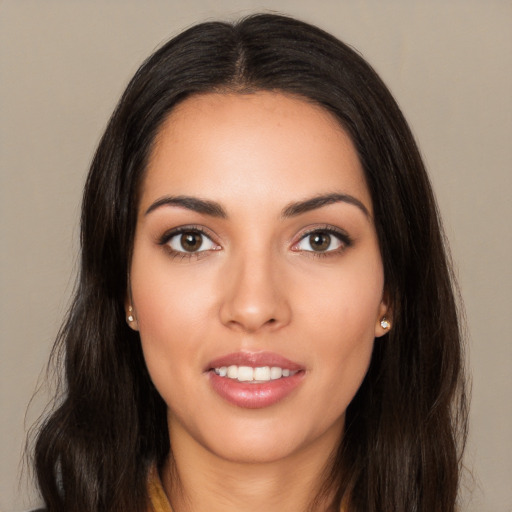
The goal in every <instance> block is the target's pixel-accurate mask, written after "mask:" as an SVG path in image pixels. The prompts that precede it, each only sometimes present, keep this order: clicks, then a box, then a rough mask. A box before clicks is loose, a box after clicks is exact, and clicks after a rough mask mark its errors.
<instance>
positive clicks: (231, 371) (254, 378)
mask: <svg viewBox="0 0 512 512" xmlns="http://www.w3.org/2000/svg"><path fill="white" fill-rule="evenodd" d="M213 371H214V372H215V373H216V374H217V375H219V376H220V377H226V378H228V379H233V380H237V381H238V382H254V383H256V384H257V383H261V382H269V381H271V380H277V379H282V378H286V377H291V376H293V375H295V374H296V373H297V371H296V370H290V369H289V368H281V367H280V366H258V367H256V368H253V367H252V366H237V365H234V364H233V365H231V366H220V367H218V368H214V369H213Z"/></svg>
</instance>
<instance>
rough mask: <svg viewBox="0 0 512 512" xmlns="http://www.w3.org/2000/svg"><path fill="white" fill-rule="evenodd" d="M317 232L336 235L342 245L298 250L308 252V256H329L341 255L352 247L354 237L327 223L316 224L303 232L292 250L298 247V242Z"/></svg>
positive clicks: (298, 250)
mask: <svg viewBox="0 0 512 512" xmlns="http://www.w3.org/2000/svg"><path fill="white" fill-rule="evenodd" d="M316 233H321V234H326V235H329V236H334V237H335V238H337V239H338V240H339V242H340V243H341V246H340V247H339V248H336V249H332V250H330V251H307V250H301V249H296V251H297V252H303V253H306V254H307V255H308V256H310V257H312V258H328V257H331V256H337V255H339V254H340V253H342V252H343V251H345V249H347V248H348V247H350V246H351V245H352V244H353V240H352V238H351V237H350V236H349V235H348V234H347V233H346V232H345V231H343V230H341V229H338V228H335V227H333V226H329V225H325V226H320V227H319V226H316V227H314V228H312V229H310V230H308V231H306V232H305V233H302V235H301V236H300V238H299V240H298V241H297V242H295V243H294V244H293V246H292V250H293V248H294V247H296V246H297V245H298V244H300V243H301V242H302V241H303V240H305V239H306V238H308V237H309V236H311V235H314V234H316Z"/></svg>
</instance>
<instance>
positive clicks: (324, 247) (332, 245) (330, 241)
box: [294, 229, 350, 253]
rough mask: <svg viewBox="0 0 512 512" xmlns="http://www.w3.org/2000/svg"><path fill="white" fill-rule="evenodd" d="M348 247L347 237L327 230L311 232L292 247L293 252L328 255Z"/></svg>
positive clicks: (348, 240)
mask: <svg viewBox="0 0 512 512" xmlns="http://www.w3.org/2000/svg"><path fill="white" fill-rule="evenodd" d="M348 245H350V239H349V237H348V235H345V234H343V233H337V232H334V231H329V230H322V229H319V230H316V231H311V232H310V233H307V234H305V235H304V237H303V238H302V239H301V240H300V241H299V242H298V243H297V244H296V245H295V246H294V250H299V251H305V252H316V253H330V252H333V253H334V252H335V251H337V250H338V249H342V248H343V247H346V246H348Z"/></svg>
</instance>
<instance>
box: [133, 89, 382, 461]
mask: <svg viewBox="0 0 512 512" xmlns="http://www.w3.org/2000/svg"><path fill="white" fill-rule="evenodd" d="M372 215H373V213H372V203H371V200H370V195H369V192H368V189H367V186H366V183H365V179H364V176H363V171H362V168H361V165H360V163H359V160H358V157H357V154H356V152H355V149H354V147H353V145H352V143H351V141H350V139H349V137H348V136H347V135H346V134H345V132H344V131H343V130H342V129H341V128H340V125H339V124H338V123H337V122H336V120H335V119H334V118H333V117H332V116H331V114H329V113H328V112H326V111H325V110H323V109H322V108H320V107H318V106H315V105H312V104H310V103H307V102H306V101H304V100H301V99H297V98H293V97H290V96H285V95H282V94H277V93H270V92H258V93H254V94H245V95H243V94H213V93H212V94H205V95H200V96H194V97H191V98H189V99H187V100H185V101H184V102H183V103H181V104H180V105H179V106H178V107H177V108H176V109H175V110H174V111H173V112H172V113H171V115H170V116H169V118H168V119H167V121H166V123H165V124H164V125H163V127H162V128H161V130H160V132H159V134H158V137H157V139H156V142H155V146H154V149H153V152H152V154H151V158H150V161H149V165H148V168H147V174H146V175H145V179H144V181H143V184H142V189H141V199H140V204H139V209H138V219H137V227H136V234H135V242H134V251H133V259H132V263H131V275H130V277H131V304H132V306H133V316H134V320H133V322H131V325H132V327H133V328H134V329H138V330H139V331H140V337H141V342H142V348H143V351H144V357H145V360H146V364H147V367H148V370H149V373H150V375H151V378H152V380H153V382H154V384H155V386H156V388H157V390H158V391H159V393H160V394H161V396H162V397H163V399H164V400H165V402H166V404H167V406H168V421H169V429H170V435H171V443H172V444H173V447H179V445H180V443H181V442H185V443H188V445H189V446H196V447H197V448H198V449H201V450H202V449H206V450H207V451H208V452H209V453H210V454H214V455H217V456H220V457H222V458H224V459H228V460H233V461H252V462H258V461H259V462H262V461H275V460H279V459H283V458H286V457H287V456H290V455H293V454H297V453H300V452H303V451H305V450H311V449H316V447H320V446H324V447H325V448H326V449H329V450H330V449H332V448H333V447H334V446H335V445H336V444H337V443H338V442H339V439H340V435H341V432H342V430H343V423H344V417H345V411H346V408H347V406H348V404H349V403H350V401H351V400H352V398H353V397H354V395H355V393H356V391H357V389H358V388H359V386H360V384H361V382H362V380H363V378H364V375H365V373H366V371H367V368H368V365H369V361H370V357H371V353H372V347H373V343H374V338H375V337H376V336H381V335H382V334H384V332H385V331H384V329H383V328H382V327H381V326H380V320H381V319H382V317H383V316H384V315H385V313H386V305H385V303H384V301H383V285H384V277H383V268H382V262H381V256H380V252H379V246H378V243H377V237H376V232H375V226H374V222H373V218H372ZM127 306H128V304H127Z"/></svg>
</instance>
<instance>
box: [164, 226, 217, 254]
mask: <svg viewBox="0 0 512 512" xmlns="http://www.w3.org/2000/svg"><path fill="white" fill-rule="evenodd" d="M165 243H166V244H167V245H168V246H169V247H170V248H171V249H172V250H173V251H174V252H181V253H194V252H203V251H213V250H216V249H217V248H218V246H217V245H216V244H215V243H214V242H213V241H212V240H211V239H210V238H209V237H208V236H206V235H205V234H204V233H201V232H200V231H192V230H191V231H182V232H181V233H176V234H174V235H172V236H171V237H170V238H168V240H167V241H166V242H165Z"/></svg>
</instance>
